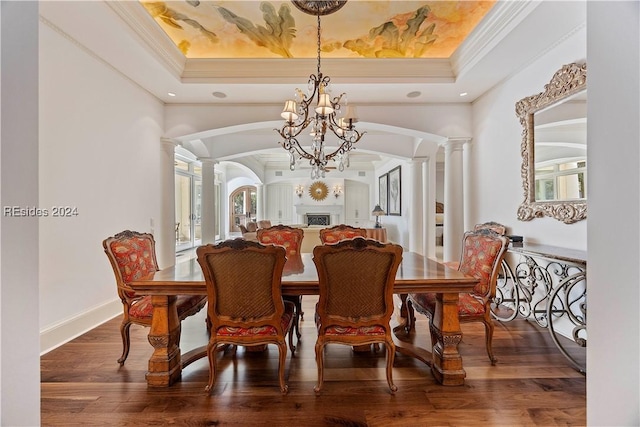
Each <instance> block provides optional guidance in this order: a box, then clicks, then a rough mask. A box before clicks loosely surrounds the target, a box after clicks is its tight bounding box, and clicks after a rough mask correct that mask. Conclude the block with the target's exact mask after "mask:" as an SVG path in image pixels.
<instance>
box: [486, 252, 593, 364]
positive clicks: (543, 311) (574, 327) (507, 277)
mask: <svg viewBox="0 0 640 427" xmlns="http://www.w3.org/2000/svg"><path fill="white" fill-rule="evenodd" d="M508 253H511V254H513V255H515V256H516V257H517V258H518V261H517V263H515V268H512V266H511V265H510V264H509V262H507V261H506V260H504V261H503V262H502V272H501V274H500V277H499V279H498V286H497V290H496V297H495V300H494V301H495V304H493V307H492V315H493V317H494V318H495V319H496V320H499V321H501V322H509V321H511V320H513V319H515V318H516V317H517V316H518V315H520V316H522V317H525V318H530V319H533V320H535V322H536V323H537V324H538V325H540V326H541V327H543V328H547V329H548V330H549V333H550V334H551V337H552V339H553V342H554V343H555V344H556V346H557V347H558V349H559V350H560V351H561V352H562V354H563V355H564V356H565V357H566V358H567V359H568V360H569V361H570V362H571V364H572V365H573V367H575V368H576V369H577V370H578V371H580V372H581V373H585V372H586V366H584V364H583V363H580V362H578V361H577V360H576V359H575V358H574V357H573V356H572V355H571V354H569V353H568V352H567V350H566V349H565V348H564V347H563V345H562V343H561V341H560V339H559V337H558V327H561V328H562V327H563V328H564V329H570V330H571V336H572V339H573V341H575V342H576V343H577V344H578V345H579V346H580V347H585V348H586V346H587V253H586V251H580V250H572V249H566V248H559V247H555V246H548V245H541V244H536V243H523V244H519V245H515V246H514V245H513V244H512V245H510V246H509V249H508Z"/></svg>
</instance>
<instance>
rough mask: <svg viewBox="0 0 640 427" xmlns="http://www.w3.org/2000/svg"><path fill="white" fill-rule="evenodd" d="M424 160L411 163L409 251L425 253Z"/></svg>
mask: <svg viewBox="0 0 640 427" xmlns="http://www.w3.org/2000/svg"><path fill="white" fill-rule="evenodd" d="M423 162H424V161H423V160H421V159H414V160H413V161H412V162H411V163H409V177H410V181H411V187H410V188H411V189H412V194H411V201H412V203H411V206H412V207H411V215H409V251H410V252H416V253H419V254H420V255H424V252H423V251H424V247H423V241H424V230H425V228H424V225H423V220H424V217H425V210H424V203H423V200H424V185H423V179H422V164H423Z"/></svg>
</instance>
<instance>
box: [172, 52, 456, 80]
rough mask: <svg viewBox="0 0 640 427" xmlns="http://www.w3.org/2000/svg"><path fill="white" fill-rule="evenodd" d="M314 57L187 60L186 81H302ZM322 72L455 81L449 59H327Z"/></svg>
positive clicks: (348, 77) (346, 76)
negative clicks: (301, 77) (302, 76)
mask: <svg viewBox="0 0 640 427" xmlns="http://www.w3.org/2000/svg"><path fill="white" fill-rule="evenodd" d="M316 68H317V64H316V60H315V59H311V58H304V59H302V58H300V59H298V58H291V59H273V58H265V59H257V58H242V59H188V60H187V62H186V65H185V69H184V72H183V74H182V81H183V82H184V83H246V82H247V81H252V82H255V81H256V80H258V81H261V82H263V83H266V82H269V83H299V82H300V76H301V75H304V72H305V70H306V71H307V72H309V73H311V72H314V73H315V71H316ZM322 71H323V74H325V75H329V76H331V78H332V79H339V80H340V82H341V83H403V82H406V81H407V80H410V81H412V82H418V83H452V82H454V81H455V76H454V74H453V71H452V69H451V63H450V62H449V60H448V59H398V58H394V59H369V58H353V59H346V58H327V59H323V60H322Z"/></svg>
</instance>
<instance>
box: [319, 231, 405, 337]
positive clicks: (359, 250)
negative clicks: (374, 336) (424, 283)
mask: <svg viewBox="0 0 640 427" xmlns="http://www.w3.org/2000/svg"><path fill="white" fill-rule="evenodd" d="M313 261H314V263H315V265H316V269H317V270H318V283H319V285H320V298H319V301H318V305H317V309H316V310H317V313H318V315H319V316H320V319H321V324H322V326H321V327H322V328H326V327H328V326H332V325H339V326H352V327H360V326H373V325H381V326H385V327H386V326H387V325H388V324H389V320H390V318H391V315H392V313H393V310H394V306H393V285H394V282H395V277H396V272H397V270H398V266H399V265H400V262H401V261H402V247H401V246H400V245H396V244H393V243H386V244H385V243H379V242H377V241H375V240H371V239H364V238H362V237H356V238H354V239H350V240H343V241H341V242H338V243H336V244H333V245H321V246H316V247H315V248H314V249H313Z"/></svg>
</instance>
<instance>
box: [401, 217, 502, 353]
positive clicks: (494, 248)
mask: <svg viewBox="0 0 640 427" xmlns="http://www.w3.org/2000/svg"><path fill="white" fill-rule="evenodd" d="M508 245H509V238H508V237H506V236H501V235H499V234H497V233H494V232H493V231H491V230H489V229H483V230H477V231H467V232H466V233H464V236H463V238H462V255H461V257H460V263H459V267H458V271H460V272H462V273H464V274H466V275H469V276H473V277H476V278H478V279H479V283H478V284H477V285H476V286H475V287H474V289H473V291H472V292H470V293H461V294H460V297H459V298H460V300H459V302H458V316H459V318H460V322H461V323H462V322H482V323H483V324H484V327H485V344H486V347H487V354H488V355H489V360H491V364H492V365H495V364H496V361H497V360H496V358H495V357H494V356H493V349H492V346H491V344H492V341H493V329H494V326H493V320H492V318H491V302H492V300H493V298H494V297H495V295H496V283H497V278H498V272H499V270H500V263H501V262H502V259H503V257H504V254H505V252H506V250H507V246H508ZM435 307H436V295H435V294H433V293H424V294H415V293H414V294H409V296H408V297H407V309H408V311H409V314H408V319H409V320H410V321H411V323H413V321H412V320H413V319H414V312H413V310H414V309H415V310H416V311H418V312H419V313H422V314H424V315H426V316H427V317H429V329H430V331H431V342H435V339H436V338H435V336H434V331H435V328H434V326H433V316H434V312H435ZM410 327H411V326H410Z"/></svg>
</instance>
